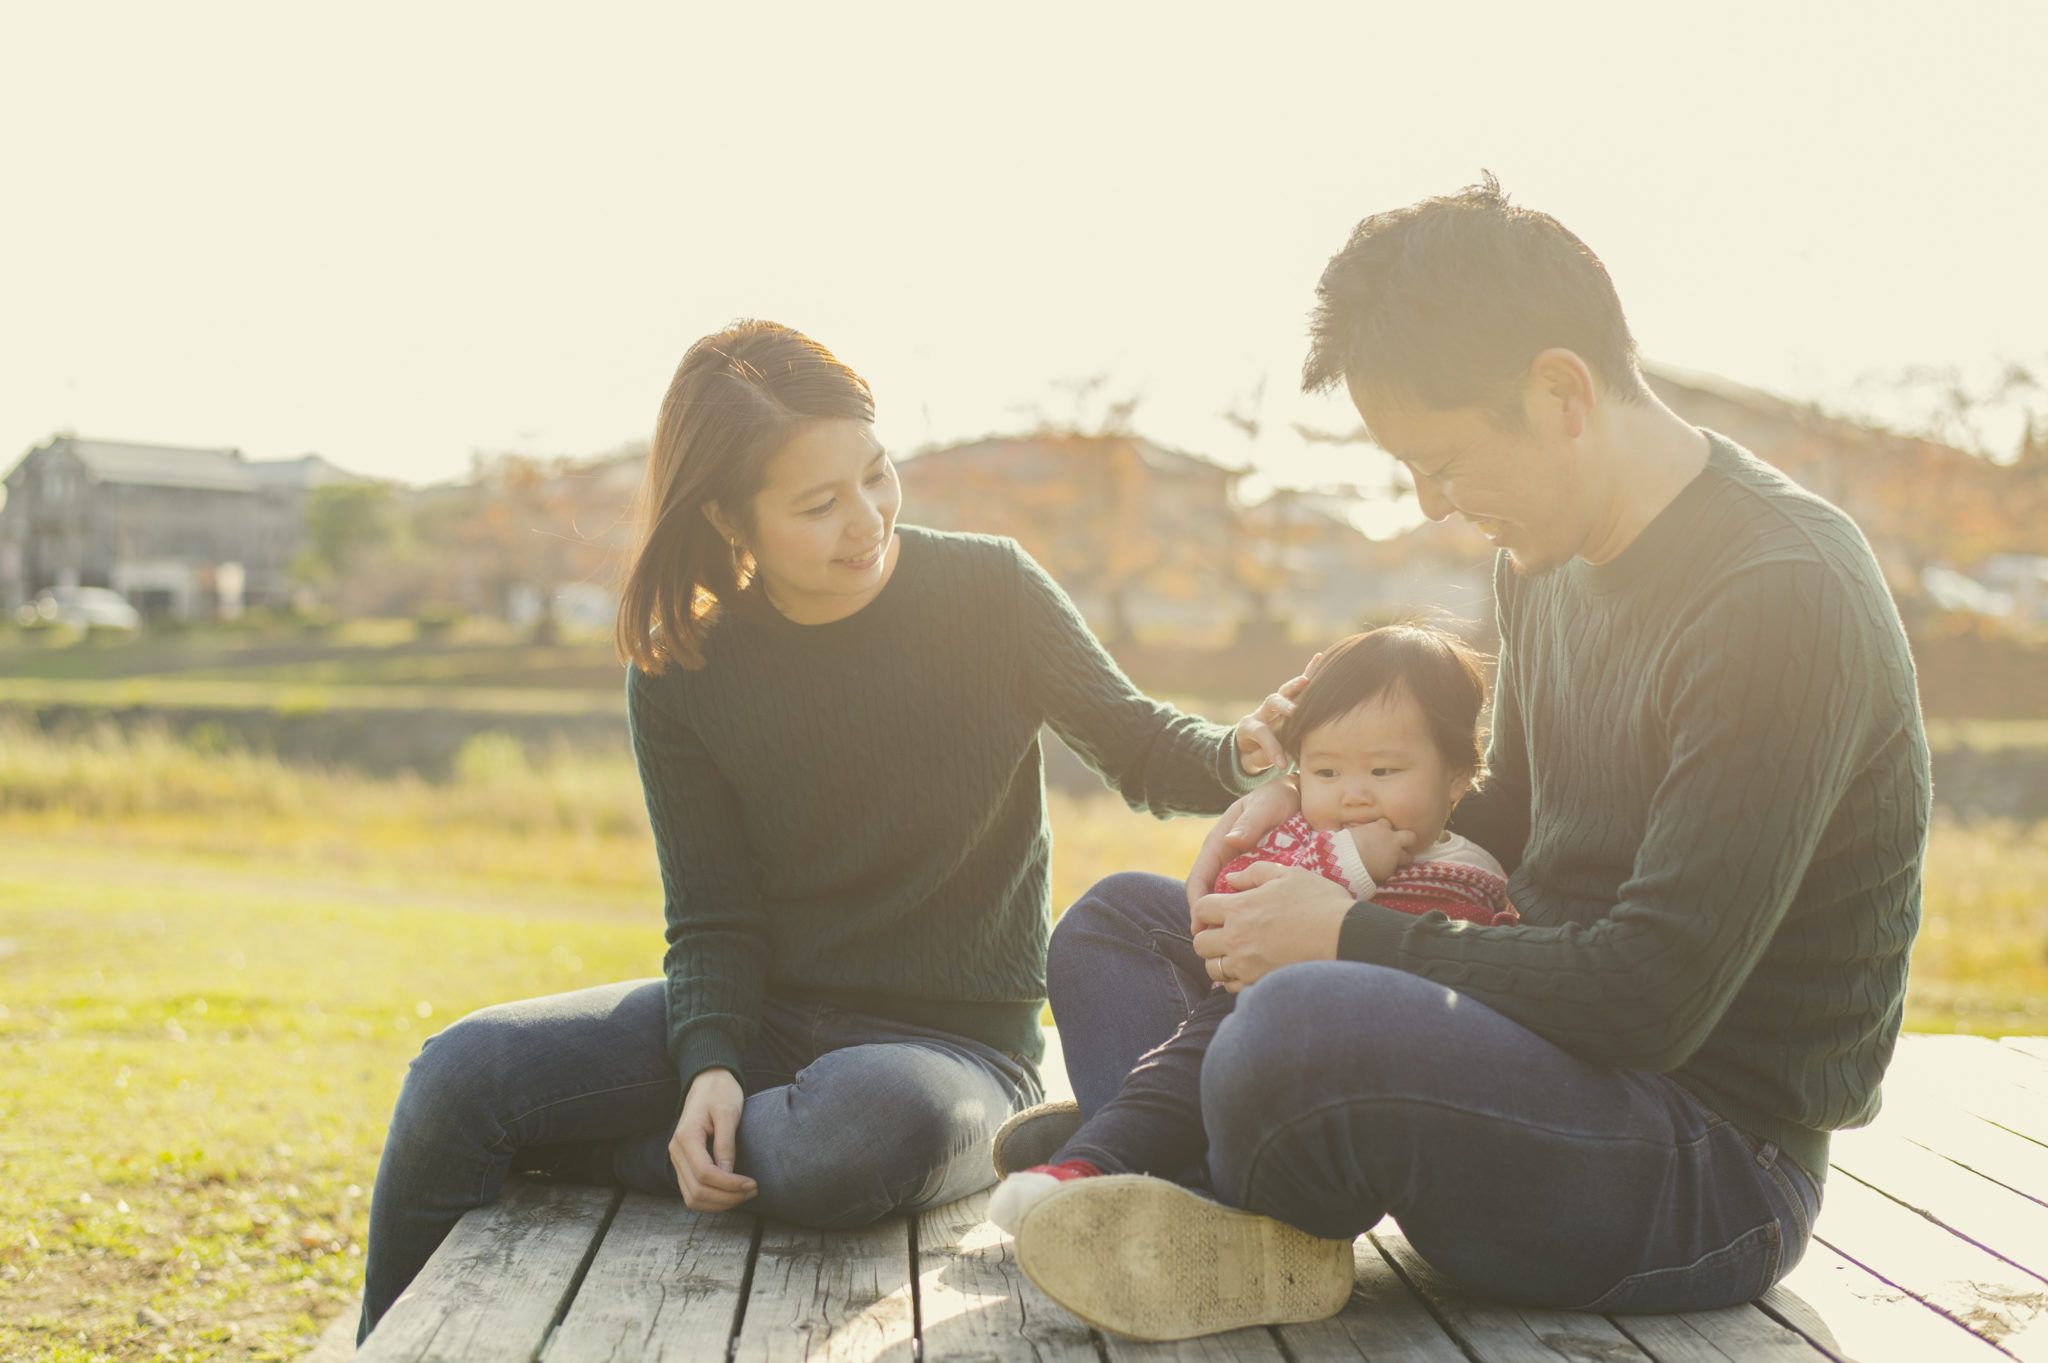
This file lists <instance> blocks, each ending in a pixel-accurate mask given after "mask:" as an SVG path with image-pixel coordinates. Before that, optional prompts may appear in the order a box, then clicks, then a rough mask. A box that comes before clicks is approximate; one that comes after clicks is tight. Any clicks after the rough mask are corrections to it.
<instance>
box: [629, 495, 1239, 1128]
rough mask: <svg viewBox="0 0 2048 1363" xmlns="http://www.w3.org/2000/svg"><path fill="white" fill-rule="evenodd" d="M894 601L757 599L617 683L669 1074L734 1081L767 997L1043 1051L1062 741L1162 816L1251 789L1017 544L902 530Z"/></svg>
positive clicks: (1222, 747)
mask: <svg viewBox="0 0 2048 1363" xmlns="http://www.w3.org/2000/svg"><path fill="white" fill-rule="evenodd" d="M898 533H899V535H900V537H901V541H902V547H901V549H900V551H899V553H898V557H897V563H896V568H895V572H894V573H893V575H892V576H891V577H890V579H889V582H888V585H887V586H886V587H884V588H883V590H882V592H881V594H880V595H879V596H877V597H876V598H875V599H874V600H873V601H871V602H869V603H868V605H867V606H866V607H864V608H863V609H862V610H860V611H858V612H857V613H855V614H853V615H851V616H848V617H847V618H846V619H843V620H838V621H834V622H833V623H831V624H825V625H799V624H794V623H792V622H790V621H789V620H787V619H784V618H783V617H782V616H781V615H779V614H777V613H776V611H775V610H774V608H773V607H771V606H769V605H768V604H767V602H766V601H765V600H764V599H763V598H762V596H761V594H760V592H759V591H758V590H749V591H747V592H744V593H742V594H741V597H740V599H739V600H738V601H736V602H734V603H733V608H732V609H731V610H730V611H729V612H727V613H726V615H725V616H724V617H723V618H722V619H720V620H718V621H717V623H716V624H714V625H713V627H712V628H711V630H710V632H709V635H708V636H707V638H706V640H705V644H704V659H705V663H704V666H703V668H702V669H700V670H697V671H689V670H686V669H683V668H680V667H671V668H670V669H669V670H668V672H667V673H666V674H665V675H663V676H659V677H653V676H648V675H647V674H645V673H643V672H641V671H639V670H638V669H634V670H632V671H630V672H629V673H628V675H627V687H626V691H627V702H628V713H629V715H630V718H631V722H632V731H633V749H634V752H635V754H636V755H637V757H638V759H639V764H640V779H641V783H642V785H643V786H644V787H645V790H646V794H647V812H648V816H649V819H650V820H651V822H652V824H653V827H654V838H655V848H656V852H657V854H658V856H659V858H660V862H661V876H662V885H663V889H664V891H665V893H666V896H667V913H668V954H667V956H666V958H665V960H664V963H663V969H664V973H665V974H666V976H667V981H668V1028H669V1054H670V1057H671V1058H672V1059H673V1060H674V1061H675V1064H676V1069H677V1072H678V1074H679V1075H680V1076H681V1078H682V1081H683V1084H684V1085H685V1087H687V1086H688V1085H689V1082H690V1080H691V1079H692V1078H694V1077H695V1076H696V1074H697V1073H698V1071H700V1070H703V1069H706V1068H708V1067H710V1066H714V1065H716V1066H723V1067H725V1068H727V1069H730V1070H732V1071H733V1072H734V1073H736V1074H739V1073H743V1072H744V1070H743V1067H744V1062H745V1058H746V1054H747V1051H748V1048H749V1046H750V1045H751V1044H752V1042H753V1038H754V1035H755V1032H756V1029H757V1027H758V1025H759V1018H760V1010H761V1001H762V998H763V997H764V995H768V994H772V995H774V996H776V997H780V998H788V999H794V1000H799V1001H815V1002H822V1003H828V1004H832V1005H834V1006H838V1007H842V1008H846V1009H850V1010H852V1011H856V1012H861V1013H866V1014H869V1015H872V1016H877V1017H884V1018H892V1019H895V1020H898V1021H903V1022H909V1023H912V1024H915V1025H919V1026H926V1027H932V1028H936V1029H938V1030H941V1031H947V1032H952V1033H955V1034H957V1035H962V1036H966V1037H970V1038H973V1039H974V1040H977V1041H981V1042H983V1043H985V1044H987V1045H990V1046H993V1047H995V1048H996V1049H998V1050H1002V1051H1008V1052H1012V1053H1015V1054H1018V1055H1023V1056H1028V1057H1029V1058H1031V1059H1032V1060H1036V1059H1037V1058H1038V1057H1039V1055H1040V1054H1041V1053H1042V1051H1043V1048H1044V1037H1043V1034H1042V1033H1041V1031H1040V1030H1039V1025H1038V1012H1039V1008H1040V1006H1041V1005H1042V1004H1043V1002H1044V999H1045V943H1046V932H1047V927H1048V918H1047V913H1046V909H1047V903H1048V899H1049V887H1048V883H1047V879H1046V868H1047V864H1048V860H1049V855H1050V852H1051V847H1052V837H1051V833H1050V832H1049V830H1048V828H1047V825H1046V819H1045V791H1044V779H1043V768H1042V763H1041V760H1040V756H1039V748H1038V731H1039V726H1040V725H1041V724H1046V725H1050V726H1051V728H1052V730H1053V732H1055V733H1057V734H1058V735H1059V736H1060V737H1061V738H1062V739H1063V740H1065V741H1066V743H1067V744H1068V746H1070V747H1072V748H1073V749H1074V751H1075V752H1076V753H1078V754H1079V755H1080V756H1081V758H1082V759H1083V760H1084V761H1086V762H1087V763H1088V764H1089V765H1090V766H1092V767H1093V768H1094V769H1095V770H1096V771H1098V772H1100V773H1101V774H1102V775H1103V777H1104V779H1106V780H1108V781H1109V782H1110V784H1112V785H1114V786H1115V787H1116V788H1117V789H1118V790H1119V791H1121V792H1122V794H1123V796H1124V798H1125V800H1127V801H1128V802H1129V803H1130V804H1131V806H1132V807H1133V808H1140V809H1149V810H1151V811H1152V812H1153V813H1155V814H1171V813H1209V814H1213V813H1218V812H1220V811H1221V810H1222V809H1223V808H1224V807H1225V806H1226V805H1228V804H1229V803H1230V802H1231V800H1233V799H1235V798H1236V797H1237V796H1238V795H1240V794H1242V793H1243V792H1244V791H1245V790H1247V789H1249V788H1250V787H1251V786H1252V785H1254V784H1256V781H1255V780H1253V779H1252V778H1248V777H1246V776H1244V774H1243V772H1242V770H1241V768H1240V767H1239V766H1238V763H1237V749H1236V743H1235V740H1234V736H1233V733H1232V731H1231V730H1230V729H1229V728H1227V727H1224V726H1220V725H1215V724H1210V723H1207V722H1205V721H1203V720H1199V719H1194V718H1191V717H1189V716H1187V715H1183V714H1180V713H1179V712H1177V711H1175V710H1174V709H1173V708H1172V707H1170V706H1166V705H1161V704H1159V703H1157V702H1155V701H1151V700H1148V699H1146V698H1145V697H1144V696H1143V695H1141V694H1139V692H1138V691H1137V690H1136V689H1135V688H1134V687H1132V685H1131V684H1130V682H1129V681H1128V680H1127V679H1126V678H1125V677H1124V675H1123V673H1122V672H1121V671H1119V670H1118V668H1117V666H1116V664H1115V663H1114V662H1113V661H1111V660H1110V657H1109V655H1108V654H1107V653H1105V652H1103V650H1102V647H1101V645H1099V644H1098V643H1097V642H1096V640H1095V636H1094V635H1092V634H1090V633H1089V632H1088V627H1087V625H1086V624H1084V623H1083V622H1082V620H1081V617H1080V615H1079V614H1078V613H1077V612H1076V611H1075V610H1074V607H1073V604H1072V603H1071V602H1070V601H1068V600H1067V598H1066V596H1065V594H1064V593H1062V592H1061V591H1060V589H1059V588H1058V587H1057V586H1055V585H1054V584H1053V582H1052V580H1051V579H1050V578H1048V577H1047V576H1046V575H1045V573H1044V572H1043V571H1042V570H1041V569H1040V568H1039V567H1038V565H1037V564H1036V563H1034V562H1032V561H1031V559H1030V558H1029V557H1028V556H1026V555H1025V554H1024V553H1023V552H1022V551H1021V550H1019V549H1018V548H1017V546H1016V545H1015V544H1013V543H1011V542H1010V541H1008V540H997V539H990V538H986V537H983V536H975V535H945V534H939V533H937V532H934V531H929V530H920V529H917V528H916V527H912V526H903V527H900V529H899V531H898Z"/></svg>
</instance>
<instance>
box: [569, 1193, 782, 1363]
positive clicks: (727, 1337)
mask: <svg viewBox="0 0 2048 1363" xmlns="http://www.w3.org/2000/svg"><path fill="white" fill-rule="evenodd" d="M754 1224H755V1223H754V1218H753V1217H751V1216H748V1215H746V1214H744V1213H739V1212H733V1213H727V1214H725V1215H722V1216H711V1215H707V1214H705V1213H702V1212H693V1211H691V1210H689V1209H688V1208H687V1207H685V1206H683V1204H682V1203H681V1202H680V1201H678V1200H677V1199H675V1198H672V1197H659V1198H658V1197H649V1196H647V1195H646V1194H645V1193H628V1194H627V1195H626V1199H625V1201H624V1202H622V1203H621V1204H620V1205H619V1210H618V1213H617V1214H616V1215H615V1216H613V1218H612V1224H611V1229H610V1230H609V1231H607V1232H606V1234H605V1238H604V1243H603V1244H602V1245H601V1246H599V1247H598V1252H597V1257H596V1258H595V1259H593V1260H591V1263H590V1269H589V1272H588V1273H586V1274H585V1275H584V1279H583V1287H582V1290H581V1291H579V1292H578V1293H577V1295H576V1300H575V1302H574V1303H573V1304H572V1305H571V1306H570V1308H569V1314H568V1315H567V1316H565V1317H564V1318H563V1320H562V1323H561V1326H560V1327H559V1328H558V1329H557V1330H556V1332H555V1337H554V1341H553V1342H552V1343H551V1344H549V1346H548V1354H547V1363H725V1357H726V1349H727V1347H728V1346H729V1345H730V1343H731V1342H732V1335H733V1327H734V1324H735V1323H736V1321H737V1319H738V1315H739V1306H740V1289H741V1287H742V1285H743V1284H744V1283H745V1281H746V1273H747V1261H748V1258H749V1255H750V1253H751V1251H752V1249H753V1240H754Z"/></svg>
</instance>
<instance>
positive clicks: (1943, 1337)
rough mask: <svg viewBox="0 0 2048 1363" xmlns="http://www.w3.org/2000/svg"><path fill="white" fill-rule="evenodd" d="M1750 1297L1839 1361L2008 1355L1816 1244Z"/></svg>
mask: <svg viewBox="0 0 2048 1363" xmlns="http://www.w3.org/2000/svg"><path fill="white" fill-rule="evenodd" d="M1822 1220H1823V1222H1825V1220H1826V1218H1825V1216H1823V1218H1822ZM1757 1305H1758V1306H1759V1307H1761V1308H1762V1309H1763V1310H1765V1311H1767V1312H1769V1313H1770V1314H1771V1315H1773V1316H1775V1317H1777V1318H1778V1319H1779V1320H1781V1321H1783V1322H1785V1324H1786V1325H1788V1326H1790V1327H1791V1328H1792V1329H1794V1330H1797V1331H1798V1332H1799V1333H1800V1334H1801V1335H1803V1336H1805V1337H1806V1338H1807V1339H1809V1340H1811V1341H1812V1342H1813V1344H1814V1346H1815V1347H1816V1348H1817V1349H1822V1350H1825V1351H1826V1352H1827V1353H1828V1354H1829V1355H1831V1356H1833V1357H1835V1358H1837V1359H1842V1360H1845V1363H1846V1361H1847V1360H1854V1361H1855V1363H1933V1361H1934V1360H1937V1359H1938V1360H1940V1361H1941V1363H2012V1360H2011V1359H2010V1358H2008V1357H2007V1356H2006V1355H2005V1354H2002V1353H2000V1352H1999V1351H1998V1350H1997V1349H1995V1348H1993V1347H1992V1346H1991V1345H1989V1344H1987V1343H1985V1342H1984V1341H1983V1340H1981V1339H1979V1338H1978V1337H1977V1336H1975V1335H1973V1334H1971V1333H1970V1332H1969V1331H1968V1330H1967V1329H1965V1328H1964V1327H1963V1326H1961V1325H1959V1324H1958V1323H1956V1322H1955V1321H1953V1320H1950V1319H1949V1318H1948V1317H1947V1316H1944V1315H1942V1314H1941V1313H1940V1312H1938V1311H1936V1310H1934V1309H1933V1308H1931V1307H1929V1306H1928V1305H1927V1303H1925V1302H1923V1301H1921V1300H1920V1299H1919V1298H1917V1297H1914V1296H1912V1295H1911V1294H1909V1293H1907V1292H1906V1291H1904V1290H1903V1289H1901V1288H1898V1287H1894V1286H1893V1285H1892V1284H1890V1283H1888V1282H1886V1281H1885V1280H1884V1279H1882V1278H1880V1277H1878V1276H1877V1275H1876V1274H1874V1273H1872V1272H1870V1271H1869V1270H1868V1269H1866V1268H1864V1267H1863V1266H1862V1265H1861V1264H1857V1263H1854V1262H1852V1261H1850V1260H1848V1259H1845V1258H1843V1257H1842V1256H1841V1255H1839V1254H1837V1253H1836V1252H1835V1251H1834V1250H1832V1249H1829V1248H1828V1247H1827V1246H1826V1245H1824V1244H1819V1243H1815V1244H1813V1245H1810V1246H1808V1248H1807V1251H1806V1257H1805V1258H1803V1259H1801V1260H1800V1261H1799V1264H1798V1266H1797V1267H1796V1268H1794V1269H1793V1270H1792V1272H1791V1273H1789V1274H1787V1275H1786V1277H1785V1279H1784V1280H1783V1281H1782V1282H1780V1283H1779V1284H1778V1285H1777V1286H1776V1287H1774V1288H1772V1289H1771V1290H1770V1291H1768V1292H1766V1293H1764V1295H1763V1296H1762V1297H1761V1298H1759V1299H1758V1302H1757Z"/></svg>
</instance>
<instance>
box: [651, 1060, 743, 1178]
mask: <svg viewBox="0 0 2048 1363" xmlns="http://www.w3.org/2000/svg"><path fill="white" fill-rule="evenodd" d="M746 1101H747V1095H746V1091H745V1090H744V1089H742V1088H741V1087H740V1081H739V1080H738V1079H737V1078H736V1077H735V1076H734V1075H733V1072H732V1071H731V1070H726V1069H709V1070H699V1071H698V1073H697V1077H696V1078H695V1079H692V1080H691V1081H690V1092H689V1094H688V1095H687V1096H685V1097H684V1099H683V1115H682V1116H681V1117H679V1118H677V1119H676V1131H675V1135H673V1136H671V1137H670V1138H669V1142H668V1162H669V1165H670V1167H672V1168H673V1169H674V1170H675V1171H676V1186H677V1187H679V1188H681V1189H682V1192H683V1205H684V1206H686V1207H688V1208H689V1209H690V1210H691V1211H693V1212H723V1211H730V1210H732V1209H733V1208H734V1207H737V1206H739V1205H740V1203H742V1202H745V1201H746V1200H747V1199H748V1198H750V1197H752V1196H753V1195H754V1194H755V1193H756V1192H757V1191H759V1189H758V1188H757V1187H756V1186H755V1183H754V1180H752V1179H750V1178H743V1177H741V1176H740V1175H738V1174H735V1173H734V1172H733V1171H732V1161H733V1145H734V1142H735V1141H736V1140H737V1139H738V1137H739V1134H740V1112H741V1111H742V1109H744V1107H745V1106H746Z"/></svg>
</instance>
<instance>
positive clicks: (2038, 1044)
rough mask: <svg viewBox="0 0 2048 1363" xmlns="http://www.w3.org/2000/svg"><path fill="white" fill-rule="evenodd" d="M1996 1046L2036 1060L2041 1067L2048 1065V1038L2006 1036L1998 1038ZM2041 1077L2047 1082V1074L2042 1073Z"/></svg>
mask: <svg viewBox="0 0 2048 1363" xmlns="http://www.w3.org/2000/svg"><path fill="white" fill-rule="evenodd" d="M1998 1044H1999V1045H2001V1046H2003V1047H2005V1048H2006V1049H2007V1050H2010V1051H2017V1052H2019V1053H2020V1054H2021V1055H2024V1056H2026V1057H2027V1058H2028V1059H2030V1060H2038V1061H2040V1062H2041V1063H2042V1064H2043V1065H2048V1037H2042V1036H2008V1037H2001V1038H1999V1042H1998ZM2041 1077H2042V1079H2043V1080H2044V1081H2048V1073H2043V1074H2042V1076H2041Z"/></svg>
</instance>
